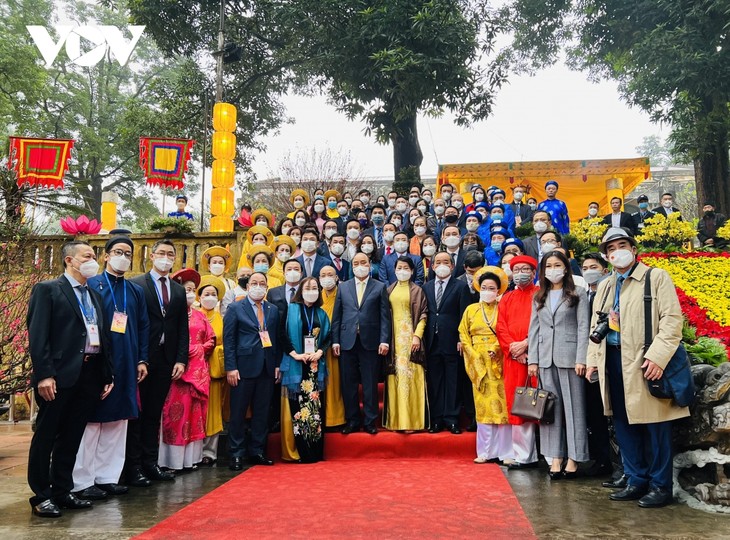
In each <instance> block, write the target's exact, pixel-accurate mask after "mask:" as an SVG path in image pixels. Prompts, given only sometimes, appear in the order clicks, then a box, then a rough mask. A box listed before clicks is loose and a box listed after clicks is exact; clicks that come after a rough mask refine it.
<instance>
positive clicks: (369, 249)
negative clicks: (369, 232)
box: [360, 244, 375, 255]
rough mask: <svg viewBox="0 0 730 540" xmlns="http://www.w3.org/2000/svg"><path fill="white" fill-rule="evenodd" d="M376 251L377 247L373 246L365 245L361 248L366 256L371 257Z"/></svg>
mask: <svg viewBox="0 0 730 540" xmlns="http://www.w3.org/2000/svg"><path fill="white" fill-rule="evenodd" d="M374 249H375V246H373V245H372V244H363V245H361V246H360V251H362V252H363V253H365V254H366V255H370V254H371V253H372V252H373V250H374Z"/></svg>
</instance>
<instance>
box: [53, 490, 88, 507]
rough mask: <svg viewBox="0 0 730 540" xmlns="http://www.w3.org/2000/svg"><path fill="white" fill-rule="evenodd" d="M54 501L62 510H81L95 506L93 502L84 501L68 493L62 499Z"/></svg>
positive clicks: (57, 498) (56, 498) (54, 499)
mask: <svg viewBox="0 0 730 540" xmlns="http://www.w3.org/2000/svg"><path fill="white" fill-rule="evenodd" d="M53 501H54V502H55V503H56V504H57V505H58V506H60V507H61V508H70V509H71V510H81V509H83V508H91V507H92V506H93V504H91V501H82V500H81V499H79V498H78V497H77V496H76V495H74V494H73V493H66V494H65V495H61V496H60V497H54V498H53Z"/></svg>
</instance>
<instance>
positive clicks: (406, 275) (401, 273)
mask: <svg viewBox="0 0 730 540" xmlns="http://www.w3.org/2000/svg"><path fill="white" fill-rule="evenodd" d="M412 275H413V272H411V271H410V270H396V271H395V277H396V278H397V279H398V281H410V279H411V276H412Z"/></svg>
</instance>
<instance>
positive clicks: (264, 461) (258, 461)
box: [248, 454, 274, 466]
mask: <svg viewBox="0 0 730 540" xmlns="http://www.w3.org/2000/svg"><path fill="white" fill-rule="evenodd" d="M248 462H249V463H250V464H251V465H269V466H270V465H273V464H274V462H273V461H272V460H270V459H269V458H267V457H266V456H265V455H263V454H257V455H255V456H251V457H250V458H248Z"/></svg>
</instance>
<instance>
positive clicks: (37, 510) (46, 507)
mask: <svg viewBox="0 0 730 540" xmlns="http://www.w3.org/2000/svg"><path fill="white" fill-rule="evenodd" d="M33 515H34V516H38V517H46V518H57V517H61V510H60V509H59V508H58V506H56V504H55V503H54V502H53V501H52V500H51V499H46V500H45V501H43V502H42V503H38V504H36V505H35V506H34V507H33Z"/></svg>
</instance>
